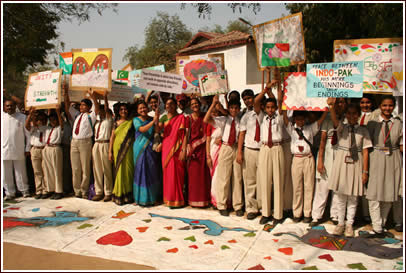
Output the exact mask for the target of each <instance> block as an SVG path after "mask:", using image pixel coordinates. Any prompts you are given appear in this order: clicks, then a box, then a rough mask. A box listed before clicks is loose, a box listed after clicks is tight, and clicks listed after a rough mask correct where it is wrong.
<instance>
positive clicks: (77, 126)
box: [75, 114, 83, 135]
mask: <svg viewBox="0 0 406 273" xmlns="http://www.w3.org/2000/svg"><path fill="white" fill-rule="evenodd" d="M82 117H83V114H80V118H79V121H78V123H77V124H76V128H75V135H78V134H79V127H80V121H81V120H82Z"/></svg>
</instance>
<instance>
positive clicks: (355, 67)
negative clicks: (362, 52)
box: [306, 61, 364, 98]
mask: <svg viewBox="0 0 406 273" xmlns="http://www.w3.org/2000/svg"><path fill="white" fill-rule="evenodd" d="M363 71H364V62H362V61H354V62H342V63H318V64H307V66H306V72H307V96H308V97H311V98H319V97H325V98H328V97H334V98H362V81H363Z"/></svg>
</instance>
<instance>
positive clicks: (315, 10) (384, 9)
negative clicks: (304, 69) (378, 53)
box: [285, 3, 403, 63]
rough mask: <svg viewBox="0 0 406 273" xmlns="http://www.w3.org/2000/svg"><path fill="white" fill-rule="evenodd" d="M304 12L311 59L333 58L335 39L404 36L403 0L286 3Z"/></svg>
mask: <svg viewBox="0 0 406 273" xmlns="http://www.w3.org/2000/svg"><path fill="white" fill-rule="evenodd" d="M285 5H286V8H287V9H288V10H289V11H290V13H291V14H293V13H297V12H302V13H303V29H304V37H305V45H306V59H307V62H308V63H318V62H332V61H333V43H334V40H343V39H361V38H388V37H402V36H403V6H402V4H393V3H385V4H383V3H382V4H381V3H379V4H369V3H365V4H364V3H362V4H343V3H340V4H335V3H328V4H324V3H323V4H319V3H314V4H299V3H292V4H285Z"/></svg>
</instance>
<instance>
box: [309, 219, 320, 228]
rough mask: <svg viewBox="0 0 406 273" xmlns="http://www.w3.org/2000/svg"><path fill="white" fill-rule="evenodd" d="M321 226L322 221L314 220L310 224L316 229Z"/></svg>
mask: <svg viewBox="0 0 406 273" xmlns="http://www.w3.org/2000/svg"><path fill="white" fill-rule="evenodd" d="M319 224H320V220H313V221H311V222H310V224H309V226H310V227H316V226H318V225H319Z"/></svg>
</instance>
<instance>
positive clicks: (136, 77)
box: [130, 64, 165, 95]
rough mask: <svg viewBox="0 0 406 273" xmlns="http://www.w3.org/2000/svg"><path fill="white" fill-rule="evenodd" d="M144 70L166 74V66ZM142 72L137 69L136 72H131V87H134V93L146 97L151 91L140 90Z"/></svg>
mask: <svg viewBox="0 0 406 273" xmlns="http://www.w3.org/2000/svg"><path fill="white" fill-rule="evenodd" d="M144 69H149V70H156V71H161V72H165V65H163V64H161V65H156V66H151V67H146V68H144ZM141 72H142V69H136V70H133V71H130V85H131V86H132V88H133V92H134V93H138V94H144V95H146V94H147V92H148V91H149V90H146V89H143V88H140V86H139V81H140V79H141Z"/></svg>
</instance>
